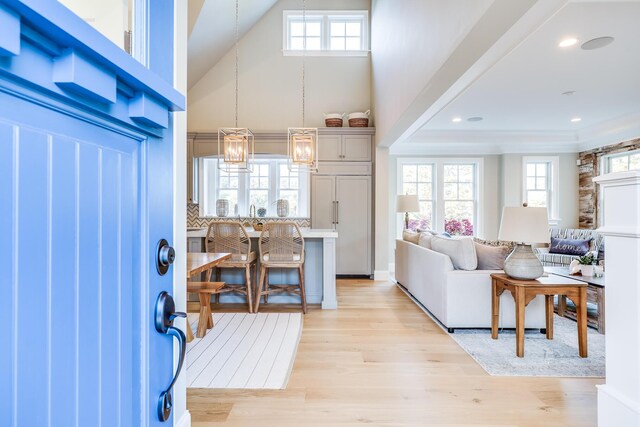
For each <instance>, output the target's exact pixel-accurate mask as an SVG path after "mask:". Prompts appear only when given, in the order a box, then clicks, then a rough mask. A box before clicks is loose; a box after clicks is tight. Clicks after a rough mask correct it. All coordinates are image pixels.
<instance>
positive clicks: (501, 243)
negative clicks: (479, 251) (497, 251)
mask: <svg viewBox="0 0 640 427" xmlns="http://www.w3.org/2000/svg"><path fill="white" fill-rule="evenodd" d="M473 241H474V242H476V243H480V244H481V245H487V246H506V247H508V248H509V250H513V248H515V247H516V242H509V241H507V240H485V239H479V238H477V237H474V238H473Z"/></svg>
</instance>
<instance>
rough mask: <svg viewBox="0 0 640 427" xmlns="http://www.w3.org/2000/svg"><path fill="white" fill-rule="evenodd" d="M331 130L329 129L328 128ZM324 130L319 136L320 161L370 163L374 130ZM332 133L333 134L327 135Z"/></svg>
mask: <svg viewBox="0 0 640 427" xmlns="http://www.w3.org/2000/svg"><path fill="white" fill-rule="evenodd" d="M327 129H329V128H327ZM335 129H336V130H333V129H331V131H327V130H326V129H322V130H321V131H320V135H319V136H318V160H320V161H329V162H370V161H371V150H372V137H373V131H374V129H373V128H362V130H360V129H355V130H354V128H335ZM325 132H331V133H325Z"/></svg>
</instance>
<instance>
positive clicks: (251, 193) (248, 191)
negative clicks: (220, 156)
mask: <svg viewBox="0 0 640 427" xmlns="http://www.w3.org/2000/svg"><path fill="white" fill-rule="evenodd" d="M199 162H200V168H201V180H202V184H203V185H201V186H200V190H201V192H200V200H201V201H202V203H200V215H201V216H204V217H213V216H216V200H218V199H228V200H229V207H230V209H229V211H230V212H229V216H230V217H233V216H241V217H246V216H248V215H249V208H250V206H251V205H254V206H255V208H256V214H257V211H258V209H260V208H265V209H267V215H266V216H267V217H275V216H276V215H277V212H276V210H277V209H276V201H277V200H278V199H286V200H289V217H308V215H309V178H308V174H298V173H297V172H290V171H289V168H288V167H287V160H286V159H280V158H279V159H256V162H255V165H254V168H253V172H251V173H248V174H247V173H237V172H235V173H226V172H224V171H221V170H220V169H218V167H217V159H216V158H211V157H208V158H201V159H199Z"/></svg>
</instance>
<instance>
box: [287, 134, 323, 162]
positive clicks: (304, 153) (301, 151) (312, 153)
mask: <svg viewBox="0 0 640 427" xmlns="http://www.w3.org/2000/svg"><path fill="white" fill-rule="evenodd" d="M288 139H289V141H288V150H287V151H288V157H289V169H308V170H310V171H315V170H317V169H318V129H317V128H289V138H288Z"/></svg>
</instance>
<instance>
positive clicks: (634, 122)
mask: <svg viewBox="0 0 640 427" xmlns="http://www.w3.org/2000/svg"><path fill="white" fill-rule="evenodd" d="M638 137H640V113H633V114H628V115H626V116H622V117H617V118H615V119H613V120H608V121H606V122H602V123H598V124H596V125H594V126H590V127H588V128H585V129H582V130H580V131H578V140H579V141H580V144H579V148H580V151H588V150H593V149H595V148H600V147H604V146H605V145H610V144H617V143H619V142H623V141H629V140H632V139H635V138H638Z"/></svg>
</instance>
